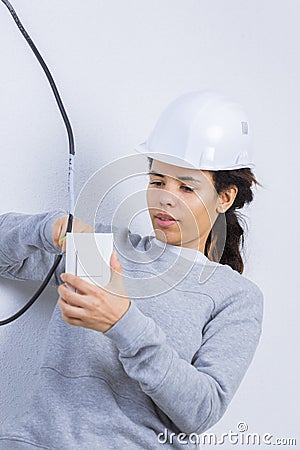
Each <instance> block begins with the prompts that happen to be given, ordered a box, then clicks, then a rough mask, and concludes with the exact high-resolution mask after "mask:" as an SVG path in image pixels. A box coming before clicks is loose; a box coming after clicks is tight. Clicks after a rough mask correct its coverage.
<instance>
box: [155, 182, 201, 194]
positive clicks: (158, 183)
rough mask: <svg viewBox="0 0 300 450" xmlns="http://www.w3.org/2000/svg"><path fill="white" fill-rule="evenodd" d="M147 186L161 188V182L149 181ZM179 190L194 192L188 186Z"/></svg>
mask: <svg viewBox="0 0 300 450" xmlns="http://www.w3.org/2000/svg"><path fill="white" fill-rule="evenodd" d="M149 184H154V185H156V186H161V184H162V181H150V182H149ZM181 188H182V189H183V190H184V191H185V192H194V189H192V188H190V187H189V186H181Z"/></svg>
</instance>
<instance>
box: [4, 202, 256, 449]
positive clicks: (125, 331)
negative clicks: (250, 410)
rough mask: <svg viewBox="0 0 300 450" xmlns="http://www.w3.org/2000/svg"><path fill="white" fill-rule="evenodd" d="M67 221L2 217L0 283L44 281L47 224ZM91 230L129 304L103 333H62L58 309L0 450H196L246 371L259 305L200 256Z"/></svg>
mask: <svg viewBox="0 0 300 450" xmlns="http://www.w3.org/2000/svg"><path fill="white" fill-rule="evenodd" d="M65 215H67V212H66V211H63V210H56V211H50V212H46V213H41V214H34V215H29V214H20V213H7V214H3V215H0V275H1V276H2V277H6V278H11V279H18V280H42V279H43V278H44V277H45V275H46V274H47V273H48V271H49V269H50V267H51V265H52V264H53V262H54V260H55V258H56V255H57V254H59V253H60V250H59V249H57V248H56V247H55V246H54V244H53V242H52V224H53V223H54V222H55V220H56V219H57V218H58V217H60V216H65ZM95 231H96V232H98V233H99V232H113V233H114V249H115V250H116V252H117V255H118V258H119V260H120V262H121V264H122V267H123V278H124V284H125V287H126V290H127V292H128V296H129V298H130V299H131V305H130V307H129V309H128V311H127V312H126V313H125V315H124V316H123V317H122V318H121V319H120V320H119V321H118V322H117V323H116V324H115V325H114V326H113V327H112V328H110V329H109V330H108V331H106V332H105V333H101V332H97V331H94V330H91V329H87V328H83V327H76V326H72V325H69V324H67V323H66V322H64V320H63V319H62V317H61V310H60V308H59V307H58V305H56V307H55V309H54V311H53V315H52V317H51V320H50V323H49V327H48V331H47V335H46V345H45V349H44V353H43V357H42V360H41V364H40V367H39V377H38V383H37V384H36V386H35V389H34V392H33V393H30V394H29V395H28V399H27V405H26V412H25V414H24V412H22V414H17V413H16V415H15V416H14V417H11V418H9V419H8V420H7V421H5V423H4V424H3V425H2V428H1V429H0V449H1V450H10V449H13V450H18V449H35V448H43V449H51V450H52V449H53V450H54V449H56V450H90V449H93V450H109V449H113V450H119V449H122V450H123V449H124V450H138V449H139V450H156V449H160V448H162V449H173V450H174V449H179V448H184V449H189V448H197V447H196V446H195V444H194V443H193V442H197V438H196V436H197V435H199V434H200V433H204V432H205V431H207V430H208V429H209V428H210V427H212V426H213V425H214V424H215V423H217V422H218V421H219V420H220V418H221V417H222V416H223V414H224V413H225V411H226V409H227V407H228V405H229V403H230V401H231V399H232V397H233V395H234V394H235V392H236V390H237V388H238V387H239V385H240V383H241V381H242V379H243V377H244V375H245V373H246V371H247V369H248V367H249V364H250V363H251V360H252V358H253V355H254V353H255V350H256V348H257V345H258V342H259V338H260V335H261V330H262V316H263V294H262V292H261V290H260V289H259V288H258V287H257V285H256V284H255V283H253V282H252V281H250V280H249V279H247V278H246V277H244V276H242V275H240V274H239V273H238V272H236V271H234V270H232V269H231V267H229V266H228V265H221V264H217V263H214V262H211V261H209V260H208V258H207V257H206V256H205V255H204V254H203V253H201V252H199V251H196V250H192V249H182V248H181V247H176V246H172V245H166V246H165V245H164V244H162V243H161V242H160V241H157V240H156V239H155V238H153V236H152V237H150V236H144V237H142V236H140V235H139V234H133V233H131V232H130V230H129V229H127V228H114V229H111V227H110V225H109V224H107V225H105V224H104V223H102V222H101V223H97V224H96V227H95ZM64 268H65V260H64V259H62V261H61V262H60V264H59V266H58V268H57V270H56V273H55V276H54V277H53V278H52V280H51V284H52V285H54V286H58V285H59V284H61V283H62V282H61V280H60V278H59V275H60V274H61V273H62V272H64ZM26 314H30V310H29V311H28V312H27V313H26ZM7 326H12V327H13V326H14V324H13V323H12V324H10V325H7ZM245 407H246V406H245ZM198 442H199V440H198Z"/></svg>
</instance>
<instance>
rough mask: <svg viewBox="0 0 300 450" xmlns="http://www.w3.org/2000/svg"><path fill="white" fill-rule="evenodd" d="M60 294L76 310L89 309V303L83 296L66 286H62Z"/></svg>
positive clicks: (59, 289)
mask: <svg viewBox="0 0 300 450" xmlns="http://www.w3.org/2000/svg"><path fill="white" fill-rule="evenodd" d="M58 293H59V295H60V296H61V298H62V299H63V300H64V301H65V302H66V303H69V304H71V305H73V306H74V307H76V308H81V309H86V308H87V307H88V302H87V301H86V300H85V298H84V296H83V295H82V294H79V293H78V292H73V291H71V290H70V289H68V288H67V286H66V285H64V284H61V285H60V286H59V287H58Z"/></svg>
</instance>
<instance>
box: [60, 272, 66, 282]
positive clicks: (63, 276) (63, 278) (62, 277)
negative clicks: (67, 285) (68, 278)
mask: <svg viewBox="0 0 300 450" xmlns="http://www.w3.org/2000/svg"><path fill="white" fill-rule="evenodd" d="M60 278H61V279H62V280H63V281H64V280H65V274H64V273H62V274H61V275H60Z"/></svg>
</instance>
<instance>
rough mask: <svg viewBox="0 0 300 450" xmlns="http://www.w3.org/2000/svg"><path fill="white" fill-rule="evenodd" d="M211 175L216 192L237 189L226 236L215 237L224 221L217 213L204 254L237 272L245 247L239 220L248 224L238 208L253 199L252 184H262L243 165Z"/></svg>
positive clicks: (214, 172)
mask: <svg viewBox="0 0 300 450" xmlns="http://www.w3.org/2000/svg"><path fill="white" fill-rule="evenodd" d="M148 161H149V166H150V168H151V165H152V161H153V159H152V158H150V157H148ZM209 172H210V173H211V176H212V180H213V183H214V187H215V189H216V191H217V193H218V195H219V194H221V192H224V191H226V189H228V188H229V187H230V186H234V185H235V186H236V187H237V188H238V192H237V194H236V197H235V199H234V202H233V204H232V205H231V206H230V208H229V209H228V210H227V211H226V212H225V218H226V228H227V230H226V239H225V244H224V239H223V240H222V239H220V238H219V239H218V234H219V233H218V228H219V227H220V223H221V220H222V219H223V220H224V217H222V216H223V214H224V213H221V214H219V215H218V217H217V219H216V221H215V223H214V224H213V226H212V229H211V231H210V233H209V235H208V237H207V240H206V243H205V250H204V254H205V255H206V256H207V257H208V258H209V259H210V260H212V261H216V262H219V263H220V264H227V265H229V266H230V267H231V268H232V269H234V270H236V271H237V272H239V273H243V271H244V262H243V259H242V256H241V251H242V250H243V247H244V228H243V227H242V226H241V224H240V221H241V222H243V224H244V225H245V226H246V227H247V224H246V222H245V221H244V218H243V216H242V214H241V213H240V212H237V211H236V210H237V209H241V208H243V206H244V205H245V204H249V203H251V202H252V200H253V192H252V189H251V186H252V185H253V184H254V185H255V186H256V185H258V186H262V185H261V184H260V183H259V182H258V181H257V180H256V178H255V176H254V174H253V172H252V171H251V169H250V168H242V169H235V170H216V171H209Z"/></svg>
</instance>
